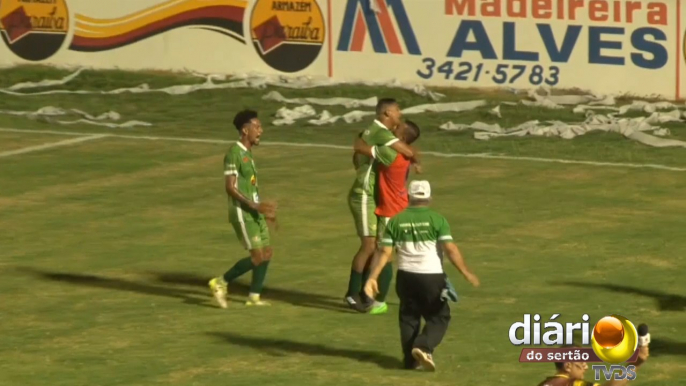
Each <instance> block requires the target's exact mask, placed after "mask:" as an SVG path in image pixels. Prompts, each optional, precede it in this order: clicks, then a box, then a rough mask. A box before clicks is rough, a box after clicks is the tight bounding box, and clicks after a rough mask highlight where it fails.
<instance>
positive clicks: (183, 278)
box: [148, 272, 355, 313]
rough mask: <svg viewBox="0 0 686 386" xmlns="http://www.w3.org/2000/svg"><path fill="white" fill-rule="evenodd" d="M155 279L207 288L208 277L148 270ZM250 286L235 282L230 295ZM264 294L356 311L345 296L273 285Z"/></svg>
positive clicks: (297, 303) (305, 304) (302, 304)
mask: <svg viewBox="0 0 686 386" xmlns="http://www.w3.org/2000/svg"><path fill="white" fill-rule="evenodd" d="M148 274H149V275H151V276H152V278H153V280H155V281H157V282H159V283H164V284H172V285H175V286H179V285H181V286H191V287H202V288H207V282H208V280H209V278H208V277H205V276H200V275H196V274H192V273H185V272H148ZM249 290H250V286H249V285H247V284H244V283H241V282H233V283H231V286H230V287H229V292H230V294H229V295H239V296H247V295H248V292H249ZM262 295H263V297H264V299H265V300H269V299H274V300H276V301H280V302H284V303H289V304H292V305H294V306H298V307H307V308H318V309H323V310H327V311H334V312H344V313H355V312H354V311H352V310H351V309H349V308H348V307H347V306H346V305H344V304H343V298H342V297H341V299H337V298H334V297H331V296H327V295H320V294H316V293H311V292H302V291H296V290H291V289H286V288H278V287H272V286H270V285H268V284H267V285H266V286H265V288H264V291H263V292H262Z"/></svg>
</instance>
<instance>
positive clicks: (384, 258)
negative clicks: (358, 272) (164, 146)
mask: <svg viewBox="0 0 686 386" xmlns="http://www.w3.org/2000/svg"><path fill="white" fill-rule="evenodd" d="M392 256H393V247H389V246H383V247H381V248H380V249H379V250H378V251H377V253H375V254H374V258H373V259H372V263H371V267H370V273H369V278H368V279H367V284H365V287H364V292H365V293H366V294H367V296H369V297H371V298H373V297H375V296H376V294H378V293H379V285H378V284H377V282H376V279H378V277H379V274H381V270H382V269H383V267H385V266H386V264H387V263H388V262H389V261H391V258H392Z"/></svg>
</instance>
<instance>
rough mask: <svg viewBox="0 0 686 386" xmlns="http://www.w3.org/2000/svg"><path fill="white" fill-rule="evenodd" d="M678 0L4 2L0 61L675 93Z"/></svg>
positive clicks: (684, 55) (679, 49)
mask: <svg viewBox="0 0 686 386" xmlns="http://www.w3.org/2000/svg"><path fill="white" fill-rule="evenodd" d="M682 1H684V0H293V1H287V0H119V1H105V0H0V37H1V38H2V43H0V65H3V66H7V65H14V64H21V63H44V64H55V65H71V66H87V67H95V68H122V69H160V70H191V71H196V72H203V73H224V74H236V73H239V74H240V73H246V72H251V73H263V74H284V75H308V76H320V77H326V76H328V77H332V78H334V79H337V80H365V81H391V80H400V81H402V82H408V83H419V84H425V85H434V86H446V87H507V88H517V89H521V88H525V89H529V88H536V87H539V86H548V87H552V88H564V89H573V88H579V89H583V90H590V91H594V92H597V93H603V94H608V93H611V94H632V95H640V96H646V95H651V96H655V95H659V96H662V97H665V98H669V99H674V98H681V97H682V96H683V95H684V92H685V91H686V80H684V76H683V74H684V71H685V70H686V64H685V63H686V47H685V46H684V43H685V39H684V28H685V27H686V23H684V22H683V21H684V16H686V10H685V9H684V7H683V6H682V4H681V3H682Z"/></svg>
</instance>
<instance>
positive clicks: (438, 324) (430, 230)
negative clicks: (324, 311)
mask: <svg viewBox="0 0 686 386" xmlns="http://www.w3.org/2000/svg"><path fill="white" fill-rule="evenodd" d="M408 191H409V192H408V196H409V201H410V204H409V207H408V208H407V209H405V210H404V211H402V212H400V213H399V214H398V215H396V216H394V217H393V218H391V220H390V221H389V222H388V225H387V226H386V230H385V231H384V235H383V238H382V239H381V245H382V250H381V253H380V254H378V255H377V256H375V257H374V260H373V261H372V267H371V272H370V274H369V279H368V280H367V283H366V285H365V292H366V293H367V295H368V296H370V297H372V296H375V295H376V294H377V293H379V287H378V283H377V278H378V277H379V274H380V273H381V270H382V269H383V268H384V267H385V266H386V264H387V263H388V262H389V261H390V259H391V255H392V254H393V249H394V248H395V250H396V255H397V257H398V274H397V282H396V289H397V292H398V298H399V299H400V317H399V320H400V339H401V342H402V350H403V356H404V364H405V368H408V369H413V368H417V367H418V366H417V365H420V366H421V367H422V368H424V369H426V370H429V371H434V370H435V369H436V365H435V363H434V360H433V352H434V350H435V348H436V347H437V346H438V345H439V344H440V343H441V341H442V340H443V337H444V335H445V333H446V331H447V330H448V325H449V323H450V307H449V306H448V301H447V299H445V297H444V293H445V291H446V290H447V289H448V284H447V280H446V275H445V272H444V271H443V263H442V258H441V257H442V255H443V254H447V255H448V258H449V260H450V262H451V263H452V264H453V265H454V266H455V268H457V269H458V270H459V271H460V273H462V275H464V277H465V278H466V279H467V280H468V281H469V282H470V283H471V284H472V285H474V286H479V279H478V278H477V277H476V276H475V275H474V274H473V273H471V272H470V270H469V269H468V268H467V266H466V264H465V262H464V260H463V259H462V255H461V254H460V251H459V249H458V248H457V245H455V243H454V242H453V237H452V235H451V232H450V225H449V224H448V220H446V218H445V217H443V216H441V215H440V214H438V213H437V212H435V211H433V210H431V209H430V208H429V204H430V202H431V186H430V185H429V182H428V181H412V182H411V183H410V186H409V188H408ZM441 251H442V252H441ZM422 318H423V319H424V321H425V325H424V328H423V329H422V330H421V333H420V328H419V327H420V325H421V319H422Z"/></svg>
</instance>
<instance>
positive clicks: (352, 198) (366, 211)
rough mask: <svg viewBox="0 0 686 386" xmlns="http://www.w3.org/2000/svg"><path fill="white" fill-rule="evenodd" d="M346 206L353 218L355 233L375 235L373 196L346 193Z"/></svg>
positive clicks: (368, 235)
mask: <svg viewBox="0 0 686 386" xmlns="http://www.w3.org/2000/svg"><path fill="white" fill-rule="evenodd" d="M348 206H349V207H350V213H352V215H353V220H355V228H356V229H357V235H358V236H360V237H376V228H377V226H376V214H374V211H375V210H376V203H375V202H374V197H369V196H359V195H353V194H351V195H348Z"/></svg>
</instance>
